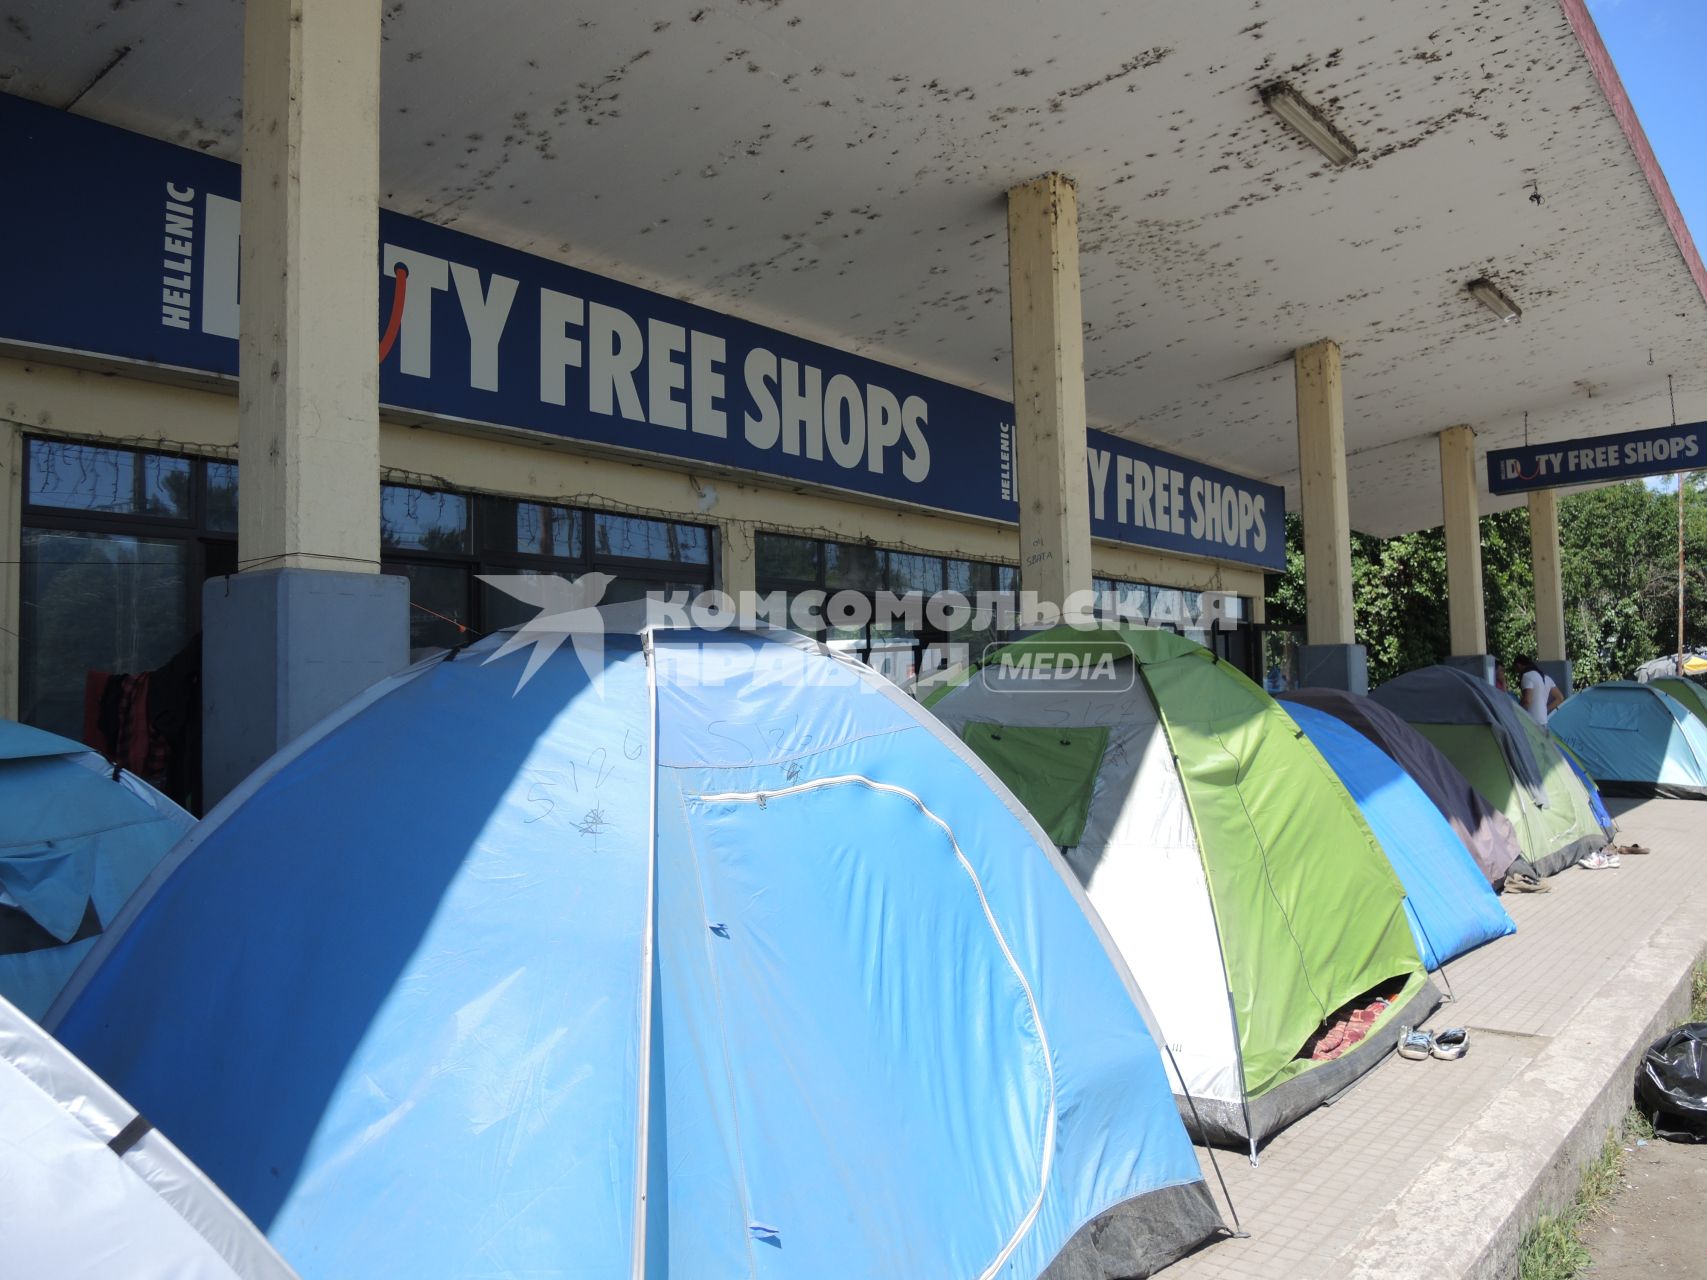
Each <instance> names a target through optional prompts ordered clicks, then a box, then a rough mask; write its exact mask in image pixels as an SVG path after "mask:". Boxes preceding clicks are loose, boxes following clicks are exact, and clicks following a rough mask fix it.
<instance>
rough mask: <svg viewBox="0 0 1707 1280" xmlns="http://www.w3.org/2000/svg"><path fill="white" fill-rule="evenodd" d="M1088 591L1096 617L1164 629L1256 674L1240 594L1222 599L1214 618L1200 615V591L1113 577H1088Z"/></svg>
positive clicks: (1255, 654) (1254, 651)
mask: <svg viewBox="0 0 1707 1280" xmlns="http://www.w3.org/2000/svg"><path fill="white" fill-rule="evenodd" d="M1091 589H1092V590H1093V591H1094V592H1095V593H1096V613H1097V616H1098V617H1099V618H1106V619H1108V620H1110V621H1119V622H1127V623H1131V624H1133V625H1135V626H1155V627H1166V628H1167V629H1168V630H1170V631H1174V632H1177V633H1178V634H1180V635H1183V636H1185V637H1186V638H1187V639H1188V640H1193V641H1195V642H1196V643H1198V644H1200V645H1202V646H1203V647H1204V648H1206V649H1208V650H1210V651H1211V652H1212V653H1214V654H1215V656H1216V657H1218V658H1220V659H1221V660H1222V661H1224V662H1227V663H1229V664H1230V665H1232V666H1234V667H1237V668H1238V669H1239V670H1240V671H1243V672H1244V673H1245V674H1246V675H1248V676H1250V677H1251V678H1252V679H1260V678H1261V672H1260V671H1258V670H1257V669H1256V665H1257V663H1258V662H1259V660H1260V658H1261V655H1260V653H1259V652H1258V648H1257V646H1256V645H1255V644H1254V643H1253V640H1252V634H1253V633H1252V628H1251V624H1250V621H1249V619H1250V609H1249V602H1248V601H1247V600H1245V598H1244V597H1242V596H1230V597H1225V598H1223V600H1222V602H1221V606H1220V617H1219V619H1217V618H1212V617H1206V616H1205V613H1204V593H1203V592H1201V591H1189V590H1183V589H1181V588H1178V587H1160V586H1155V585H1153V584H1151V583H1146V582H1122V581H1119V580H1118V579H1114V578H1095V579H1092V581H1091ZM1228 623H1230V624H1232V625H1230V626H1229V625H1226V624H1228Z"/></svg>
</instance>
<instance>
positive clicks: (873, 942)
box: [49, 632, 1219, 1280]
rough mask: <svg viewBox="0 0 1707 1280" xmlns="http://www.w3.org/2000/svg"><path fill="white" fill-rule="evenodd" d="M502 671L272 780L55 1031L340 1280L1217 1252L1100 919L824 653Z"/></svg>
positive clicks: (355, 733) (857, 675) (210, 826)
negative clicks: (591, 672) (1204, 1247)
mask: <svg viewBox="0 0 1707 1280" xmlns="http://www.w3.org/2000/svg"><path fill="white" fill-rule="evenodd" d="M502 639H503V637H494V638H493V639H491V640H487V641H483V642H481V643H480V644H478V645H476V646H474V647H472V648H471V649H469V650H466V651H464V652H463V653H461V654H460V655H457V656H455V658H454V660H451V659H446V660H441V661H436V662H432V663H428V664H423V665H422V666H420V667H417V668H415V669H413V670H411V671H410V672H406V673H404V675H402V676H400V677H397V678H396V679H393V680H391V681H388V682H386V683H384V684H382V685H380V686H377V687H376V688H375V689H374V690H372V691H370V692H369V693H368V694H367V695H364V697H363V698H361V699H359V700H358V702H357V703H356V704H353V705H352V706H350V707H348V708H346V709H345V710H344V711H343V712H340V713H339V714H338V715H336V716H334V717H333V718H332V719H331V720H330V721H328V722H327V723H325V724H323V725H322V726H320V727H319V728H318V729H316V730H314V731H313V732H311V733H310V734H309V735H308V736H307V737H306V738H304V739H303V740H301V741H299V742H297V743H295V744H293V745H292V746H291V747H290V748H288V749H287V750H286V751H285V752H283V753H281V754H280V755H279V756H277V757H275V758H274V759H273V760H272V761H270V762H269V763H268V764H267V765H265V766H263V768H262V769H261V770H259V771H258V772H257V774H256V775H254V776H253V777H251V778H250V779H249V780H248V781H247V782H246V783H245V784H244V785H243V786H242V787H241V788H239V790H238V791H237V792H236V793H235V794H233V795H232V796H231V797H229V798H228V799H227V800H226V801H225V802H224V803H223V804H222V805H221V806H220V808H219V809H218V810H217V811H216V812H215V813H214V814H212V815H210V816H209V817H208V818H207V819H206V820H205V821H204V822H203V824H202V825H201V827H200V829H199V830H198V832H197V833H196V836H195V837H194V838H193V839H191V840H189V841H186V842H185V843H184V844H182V845H180V846H179V848H178V849H177V850H176V851H175V852H174V855H173V857H172V858H171V859H170V860H169V862H168V864H167V865H164V866H162V868H161V869H160V873H159V874H158V875H156V876H155V877H154V878H153V879H152V880H151V881H150V883H149V885H148V886H147V887H146V888H145V890H144V892H143V893H142V894H139V895H138V899H137V901H136V903H135V904H134V909H133V910H132V911H129V912H127V913H126V916H125V918H124V919H123V920H122V921H121V922H120V924H119V926H118V927H117V928H116V929H115V930H114V931H113V932H112V934H111V935H110V937H109V940H108V941H107V942H106V943H105V944H104V945H103V950H102V953H101V954H98V955H97V956H96V957H95V958H94V960H93V961H92V962H91V964H90V965H89V966H86V967H85V969H84V970H83V971H82V972H81V973H80V974H79V981H78V983H77V984H75V987H74V988H73V989H72V990H70V991H68V992H67V996H66V999H65V1000H64V1001H62V1004H61V1006H60V1007H59V1008H56V1010H55V1011H54V1014H53V1015H51V1016H50V1020H49V1026H50V1027H55V1028H56V1030H57V1034H58V1035H59V1036H60V1037H61V1038H62V1039H63V1041H64V1042H65V1044H66V1045H67V1047H69V1048H70V1049H71V1050H72V1051H73V1052H75V1053H77V1054H78V1055H79V1056H81V1057H82V1058H83V1059H84V1060H85V1061H86V1062H88V1063H89V1064H90V1066H91V1067H92V1068H94V1069H95V1070H97V1071H99V1072H100V1073H101V1074H102V1075H103V1076H104V1077H105V1078H106V1079H107V1080H108V1081H110V1082H111V1083H112V1084H113V1085H114V1087H116V1088H118V1089H121V1090H123V1091H124V1093H125V1095H126V1096H127V1097H128V1098H129V1099H130V1100H131V1101H132V1102H133V1103H134V1104H135V1105H136V1106H137V1107H138V1108H139V1109H141V1110H142V1111H143V1112H144V1113H145V1114H147V1115H148V1116H149V1118H150V1119H151V1120H153V1121H154V1122H156V1123H158V1124H160V1125H161V1126H162V1128H164V1129H166V1130H167V1131H168V1132H170V1133H171V1134H172V1136H173V1139H174V1140H175V1141H176V1142H177V1143H178V1144H179V1145H180V1146H181V1147H182V1149H183V1150H184V1151H185V1153H186V1154H187V1155H189V1156H190V1158H192V1159H193V1160H195V1161H196V1162H197V1163H198V1164H199V1165H200V1166H201V1167H202V1168H203V1169H204V1170H205V1171H206V1172H207V1173H208V1174H209V1176H211V1177H212V1178H214V1179H215V1181H216V1182H217V1183H218V1184H219V1185H220V1186H221V1187H222V1188H223V1189H224V1190H225V1191H226V1192H227V1194H229V1195H230V1196H231V1197H232V1199H233V1200H234V1201H235V1202H236V1203H237V1205H238V1206H239V1207H240V1208H242V1209H243V1210H244V1211H245V1212H246V1213H247V1214H248V1215H249V1216H250V1217H251V1218H252V1219H253V1220H254V1221H255V1222H256V1223H257V1224H258V1225H260V1226H261V1227H262V1229H263V1230H264V1231H266V1233H267V1235H268V1237H269V1238H270V1239H271V1240H272V1242H273V1243H274V1244H275V1245H276V1246H277V1248H278V1249H279V1250H280V1252H281V1253H282V1254H283V1255H284V1256H285V1258H286V1259H287V1260H288V1261H289V1262H290V1263H291V1264H292V1265H293V1266H294V1267H296V1268H297V1270H298V1271H300V1272H301V1274H302V1275H303V1276H304V1277H305V1280H319V1278H321V1277H340V1278H341V1277H350V1276H452V1275H455V1276H472V1275H479V1276H484V1277H506V1276H516V1277H521V1276H526V1277H529V1278H530V1280H531V1278H534V1277H570V1276H574V1277H582V1276H588V1277H623V1278H626V1277H630V1276H644V1277H682V1278H686V1277H693V1278H694V1280H718V1278H720V1277H736V1276H740V1277H761V1276H762V1277H812V1278H813V1280H820V1278H822V1277H828V1276H834V1277H837V1278H838V1280H858V1278H860V1277H879V1276H882V1277H922V1276H932V1277H936V1276H945V1277H946V1276H954V1277H991V1278H994V1277H1022V1276H1023V1277H1032V1276H1037V1275H1040V1274H1042V1273H1043V1272H1044V1271H1045V1270H1046V1269H1049V1268H1051V1267H1052V1264H1053V1267H1054V1269H1053V1271H1052V1274H1055V1275H1063V1276H1065V1275H1070V1276H1072V1277H1074V1278H1077V1277H1088V1278H1089V1277H1096V1278H1101V1277H1114V1276H1135V1275H1148V1274H1149V1273H1150V1272H1151V1271H1152V1270H1155V1269H1157V1268H1159V1267H1161V1266H1163V1265H1165V1264H1166V1263H1167V1262H1168V1261H1169V1260H1171V1259H1172V1258H1174V1257H1176V1256H1178V1255H1179V1254H1181V1253H1183V1252H1185V1251H1186V1250H1189V1249H1191V1248H1193V1247H1194V1246H1196V1245H1197V1244H1199V1243H1201V1242H1202V1241H1204V1240H1205V1239H1206V1238H1208V1237H1209V1236H1211V1235H1212V1234H1214V1233H1215V1232H1216V1231H1217V1229H1218V1228H1219V1217H1218V1214H1217V1213H1216V1210H1215V1208H1214V1206H1213V1204H1212V1202H1211V1200H1210V1198H1209V1195H1208V1193H1207V1191H1206V1189H1205V1186H1204V1183H1203V1180H1202V1176H1201V1174H1200V1172H1199V1169H1198V1164H1197V1160H1196V1158H1195V1155H1194V1153H1193V1150H1192V1148H1191V1146H1190V1144H1189V1143H1188V1141H1187V1139H1186V1136H1185V1130H1184V1128H1183V1127H1182V1125H1181V1123H1180V1120H1179V1117H1178V1113H1177V1112H1176V1110H1175V1106H1174V1102H1173V1099H1172V1097H1171V1094H1170V1092H1169V1087H1168V1081H1167V1077H1166V1075H1165V1074H1164V1070H1163V1066H1162V1061H1161V1058H1160V1056H1159V1052H1158V1049H1157V1043H1156V1040H1155V1038H1154V1036H1153V1033H1152V1032H1151V1030H1150V1025H1151V1024H1150V1023H1149V1019H1148V1016H1147V1014H1146V1012H1145V1010H1144V1007H1143V1004H1142V998H1141V996H1140V995H1139V994H1138V992H1137V989H1136V987H1135V986H1133V985H1132V983H1131V980H1130V977H1129V975H1128V974H1127V973H1126V972H1125V970H1124V968H1123V967H1122V966H1121V965H1120V963H1119V961H1118V960H1117V959H1115V958H1114V957H1113V956H1112V954H1111V951H1110V948H1109V944H1108V942H1107V939H1106V937H1105V936H1104V934H1103V933H1102V929H1101V924H1100V922H1099V921H1098V920H1097V918H1096V917H1095V915H1094V913H1093V912H1091V910H1090V908H1089V906H1088V905H1087V904H1086V902H1085V900H1084V899H1083V897H1082V895H1081V893H1080V892H1079V890H1078V888H1077V884H1076V881H1075V880H1074V878H1073V876H1072V875H1071V873H1070V872H1069V871H1067V869H1066V867H1065V864H1064V863H1063V862H1062V861H1061V860H1060V859H1059V857H1058V856H1057V855H1056V853H1055V850H1054V849H1053V847H1052V846H1051V845H1050V844H1049V842H1048V841H1047V839H1046V838H1045V837H1044V836H1043V834H1042V833H1041V832H1040V831H1039V830H1038V828H1037V827H1036V825H1035V823H1033V822H1032V821H1031V820H1030V819H1029V818H1027V817H1026V816H1025V815H1024V813H1023V810H1021V809H1020V808H1019V807H1018V804H1017V802H1015V801H1014V800H1013V799H1012V798H1011V797H1010V796H1009V795H1008V794H1007V793H1006V792H1005V791H1002V790H1001V789H1000V787H999V784H996V783H993V782H992V780H991V778H990V776H989V775H988V774H987V773H986V772H985V771H984V770H983V768H982V766H980V765H979V763H978V762H977V760H976V757H974V756H972V755H971V754H970V753H969V752H968V751H967V750H966V749H964V748H963V747H961V746H960V744H959V743H957V742H956V741H955V740H954V739H953V738H952V737H951V736H950V735H949V734H948V733H947V732H946V731H945V730H943V729H942V728H941V727H940V726H937V725H936V724H935V723H934V722H933V721H932V720H931V719H930V718H929V716H928V715H927V714H926V713H925V712H923V711H922V710H921V709H919V708H918V706H917V705H916V704H915V703H913V702H912V701H911V700H910V699H908V698H906V697H905V696H904V695H902V694H901V693H900V692H899V691H897V690H895V689H894V688H893V687H892V686H891V685H889V684H888V682H887V681H884V680H883V679H881V678H880V677H878V676H876V675H875V674H874V673H872V672H871V671H870V670H869V669H868V668H865V667H863V666H860V665H858V664H855V663H852V662H849V661H847V660H843V659H838V658H837V657H835V656H834V655H831V654H829V653H827V652H826V651H824V650H823V649H821V648H819V647H818V646H815V645H812V644H810V643H809V642H807V641H804V640H800V639H799V638H798V637H791V636H789V635H788V634H787V633H766V634H765V635H762V636H756V635H752V634H746V633H728V634H713V633H696V632H674V633H660V632H652V633H649V634H648V636H647V637H646V638H644V639H642V638H636V637H633V636H628V635H609V636H606V637H604V641H603V654H602V663H601V662H599V661H597V660H595V657H596V655H594V654H592V653H591V652H588V658H589V660H590V661H593V664H594V666H596V667H600V668H601V670H602V674H600V675H599V677H598V678H597V680H596V681H595V680H590V679H589V676H588V674H587V671H586V669H585V668H584V667H583V665H582V662H581V659H580V655H579V654H578V653H577V652H575V651H572V650H571V649H569V648H568V647H564V648H561V649H558V650H557V651H556V652H555V653H554V654H552V655H551V656H549V657H548V658H546V659H545V660H544V661H543V664H542V665H541V666H540V667H539V669H538V670H537V672H534V673H532V674H531V678H527V679H526V681H525V683H522V684H521V685H520V687H518V681H519V680H521V679H522V678H523V676H524V671H525V670H526V669H527V664H528V655H524V654H523V653H519V652H515V653H509V652H506V651H505V650H504V648H503V645H502V644H501V643H500V641H501V640H502ZM511 639H512V640H513V637H511ZM578 639H579V638H578ZM511 647H512V648H513V647H514V645H513V644H512V645H511ZM589 648H590V646H589ZM583 651H586V650H583ZM542 652H543V650H536V651H535V652H534V654H533V657H535V658H538V657H540V656H541V654H542Z"/></svg>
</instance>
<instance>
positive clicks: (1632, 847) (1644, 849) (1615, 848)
mask: <svg viewBox="0 0 1707 1280" xmlns="http://www.w3.org/2000/svg"><path fill="white" fill-rule="evenodd" d="M1606 851H1607V852H1608V853H1630V854H1636V853H1652V852H1653V850H1652V849H1650V848H1648V846H1647V845H1645V844H1609V845H1607V846H1606Z"/></svg>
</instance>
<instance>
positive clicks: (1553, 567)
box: [1529, 489, 1571, 695]
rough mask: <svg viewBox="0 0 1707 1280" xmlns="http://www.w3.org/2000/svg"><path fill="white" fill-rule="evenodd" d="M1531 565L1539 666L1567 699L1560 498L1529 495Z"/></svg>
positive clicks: (1545, 493) (1538, 493) (1539, 493)
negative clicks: (1560, 545) (1560, 559)
mask: <svg viewBox="0 0 1707 1280" xmlns="http://www.w3.org/2000/svg"><path fill="white" fill-rule="evenodd" d="M1529 563H1530V568H1531V570H1532V572H1533V574H1534V578H1535V664H1536V666H1538V667H1540V668H1541V669H1542V670H1543V671H1545V672H1546V673H1547V674H1548V675H1550V676H1552V677H1553V683H1555V684H1557V685H1558V686H1559V688H1560V690H1561V691H1563V692H1564V693H1566V694H1567V695H1568V694H1569V693H1570V689H1571V663H1570V659H1568V658H1567V657H1566V656H1565V587H1564V580H1563V578H1562V576H1561V574H1560V569H1559V495H1558V494H1557V493H1556V492H1555V491H1553V490H1552V489H1537V490H1535V491H1534V492H1533V493H1531V494H1530V495H1529Z"/></svg>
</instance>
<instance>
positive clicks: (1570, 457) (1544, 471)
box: [1488, 422, 1707, 493]
mask: <svg viewBox="0 0 1707 1280" xmlns="http://www.w3.org/2000/svg"><path fill="white" fill-rule="evenodd" d="M1697 467H1707V422H1691V423H1687V424H1685V425H1684V426H1681V427H1656V428H1655V429H1654V430H1652V431H1627V432H1624V433H1623V434H1621V435H1614V436H1590V437H1588V438H1587V439H1583V440H1564V441H1559V442H1558V443H1555V444H1537V445H1524V446H1523V447H1522V448H1519V449H1490V450H1488V492H1489V493H1526V492H1528V491H1529V490H1531V489H1557V488H1562V487H1564V486H1566V485H1573V484H1603V483H1605V482H1607V481H1611V480H1632V479H1635V478H1636V477H1638V476H1657V475H1665V474H1667V473H1668V472H1672V471H1693V470H1695V469H1696V468H1697Z"/></svg>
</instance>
